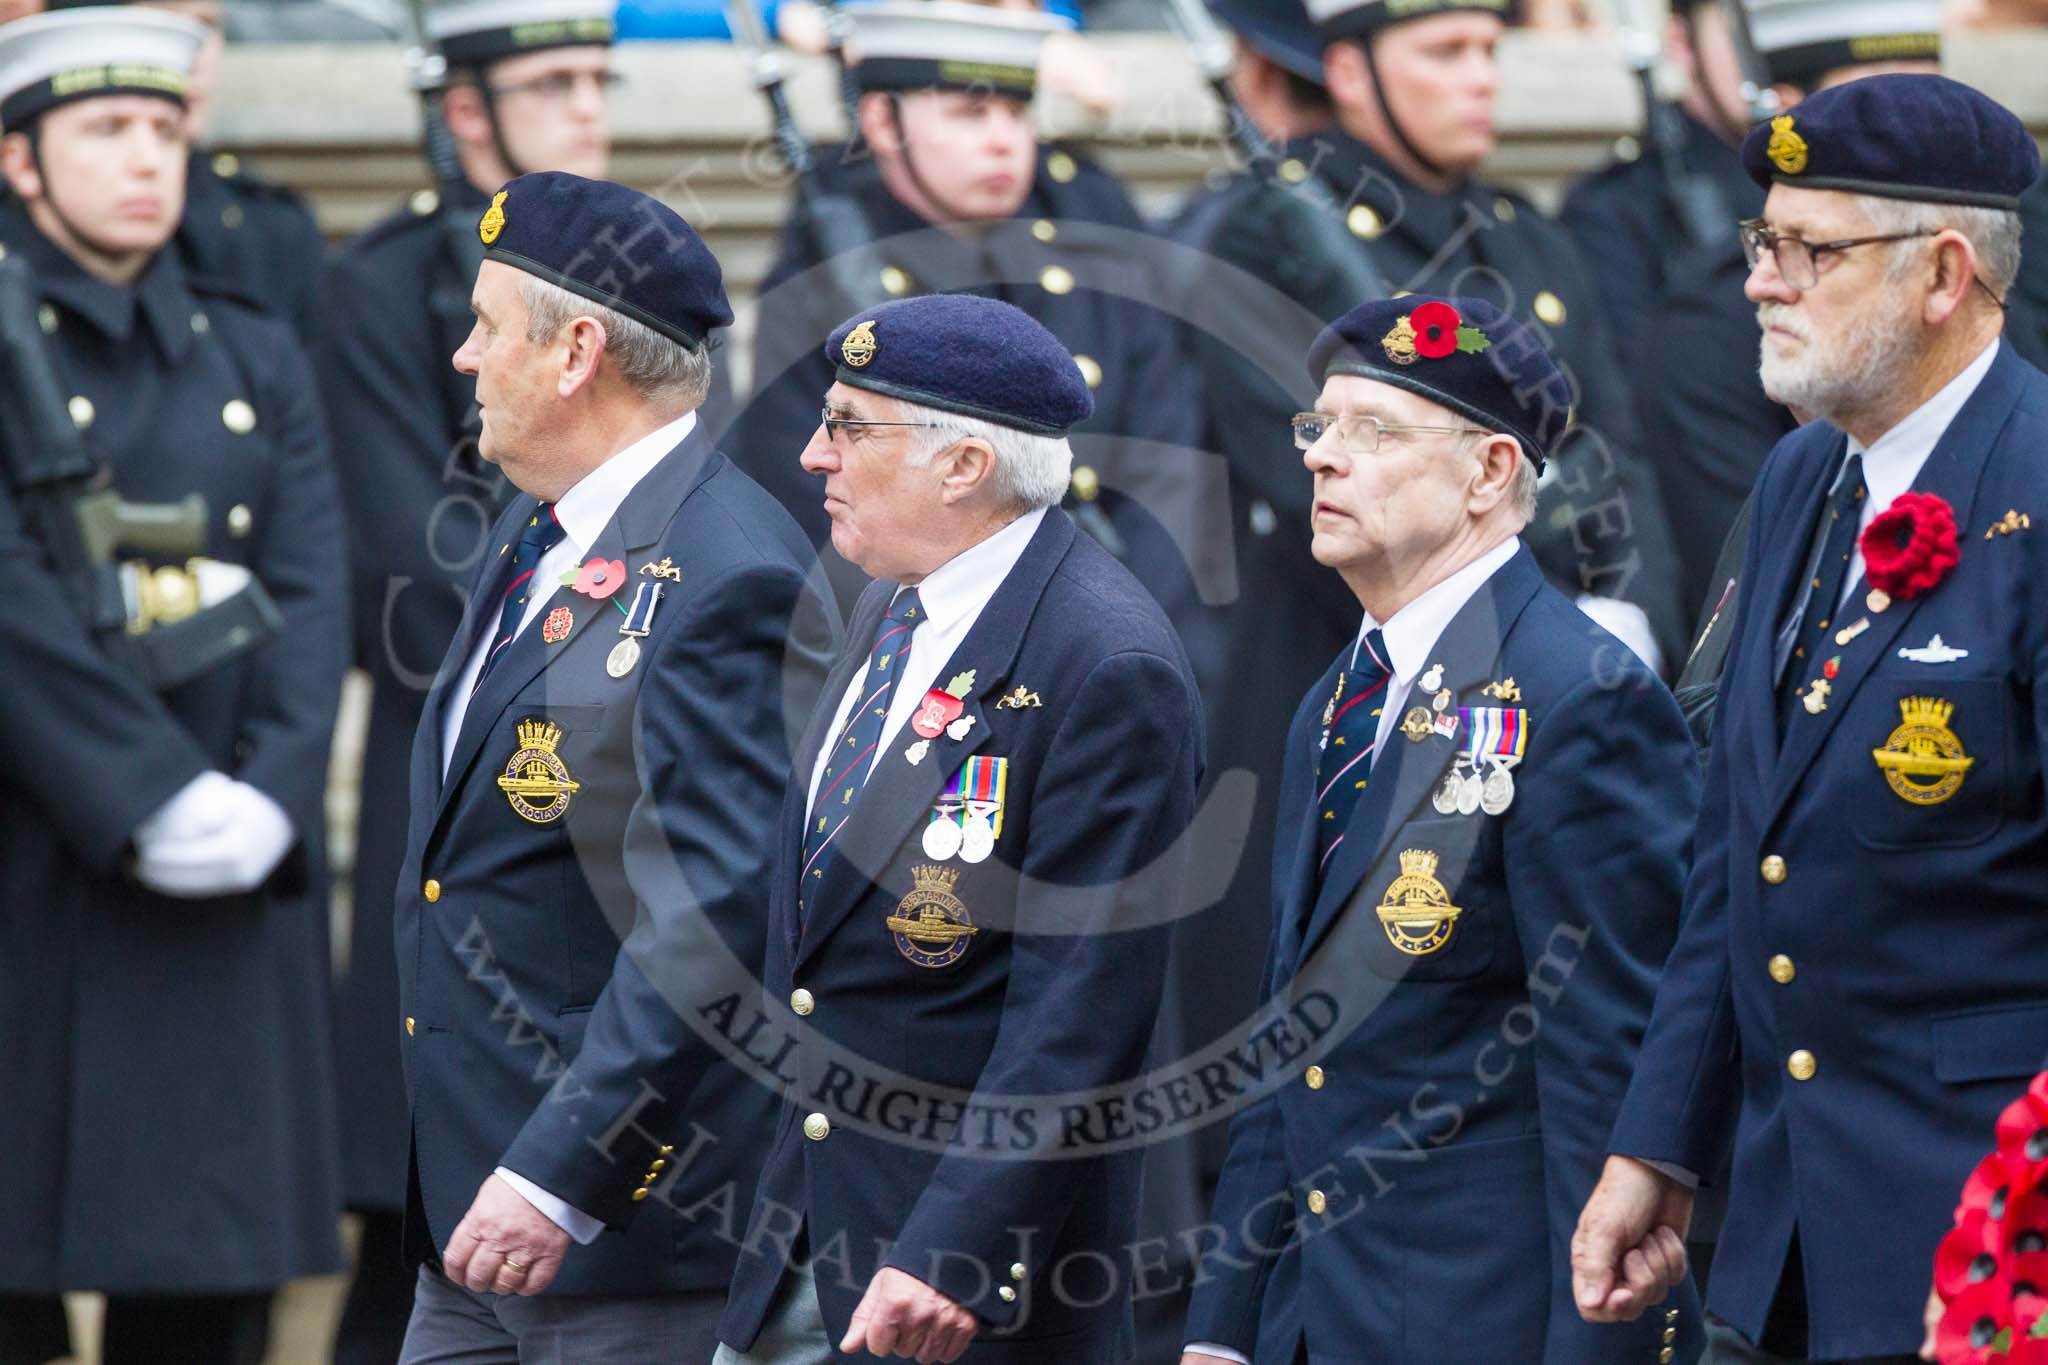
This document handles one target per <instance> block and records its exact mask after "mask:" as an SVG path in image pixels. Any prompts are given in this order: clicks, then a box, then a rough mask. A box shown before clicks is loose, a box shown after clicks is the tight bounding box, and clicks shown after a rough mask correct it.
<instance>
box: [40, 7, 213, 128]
mask: <svg viewBox="0 0 2048 1365" xmlns="http://www.w3.org/2000/svg"><path fill="white" fill-rule="evenodd" d="M205 41H206V26H205V25H204V24H201V23H199V22H198V21H197V20H194V19H187V18H186V17H185V16H183V15H181V14H170V13H166V12H165V11H163V10H157V9H145V8H142V7H139V6H133V5H92V6H87V7H84V8H80V9H65V10H56V11H53V12H51V13H48V14H34V15H30V16H29V17H28V18H26V19H16V20H15V21H14V22H13V23H10V24H0V127H5V128H8V129H15V128H19V127H21V126H22V125H23V124H25V123H27V122H28V121H29V120H31V119H33V118H35V117H36V116H37V115H38V114H41V113H43V112H45V111H46V110H49V109H52V108H55V107H56V106H57V105H60V104H68V103H70V102H71V101H72V100H80V99H89V98H91V97H93V96H95V95H161V96H163V97H164V98H166V99H172V100H177V101H178V102H180V103H183V102H184V99H185V81H186V78H187V77H188V76H190V75H191V72H192V63H193V62H194V61H196V60H197V59H198V56H199V47H200V44H202V43H203V42H205Z"/></svg>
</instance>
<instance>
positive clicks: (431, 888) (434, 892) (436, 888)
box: [420, 877, 441, 905]
mask: <svg viewBox="0 0 2048 1365" xmlns="http://www.w3.org/2000/svg"><path fill="white" fill-rule="evenodd" d="M420 894H421V895H422V896H425V897H426V898H427V904H429V905H432V904H433V903H434V902H435V901H437V900H439V899H441V883H439V882H437V881H435V880H434V879H433V878H432V877H429V878H427V884H426V885H425V886H423V887H421V888H420Z"/></svg>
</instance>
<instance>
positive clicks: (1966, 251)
mask: <svg viewBox="0 0 2048 1365" xmlns="http://www.w3.org/2000/svg"><path fill="white" fill-rule="evenodd" d="M1976 278H1977V247H1976V244H1975V243H1974V242H1972V241H1971V240H1970V239H1969V238H1968V237H1965V236H1964V235H1963V234H1962V233H1960V232H1957V231H1956V230H1955V229H1954V228H1944V229H1943V230H1942V231H1940V232H1937V233H1936V234H1934V278H1933V279H1932V281H1930V284H1931V289H1930V291H1929V293H1928V295H1927V302H1926V304H1925V305H1924V308H1925V315H1926V319H1927V324H1928V326H1930V327H1938V326H1940V325H1941V324H1942V323H1944V322H1947V321H1948V320H1949V318H1950V317H1951V316H1953V315H1954V314H1955V312H1956V310H1957V309H1959V308H1961V307H1962V306H1963V301H1964V300H1965V299H1967V298H1968V297H1969V295H1970V290H1971V289H1972V288H1974V287H1975V281H1976Z"/></svg>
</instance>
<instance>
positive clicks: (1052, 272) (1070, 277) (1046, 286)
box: [1038, 265, 1074, 294]
mask: <svg viewBox="0 0 2048 1365" xmlns="http://www.w3.org/2000/svg"><path fill="white" fill-rule="evenodd" d="M1038 285H1039V288H1041V289H1043V290H1045V292H1046V293H1048V294H1071V293H1073V292H1074V272H1073V271H1071V270H1069V269H1067V268H1066V267H1065V266H1063V265H1049V266H1047V267H1046V268H1045V269H1043V270H1041V271H1039V272H1038Z"/></svg>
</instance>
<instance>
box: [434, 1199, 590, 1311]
mask: <svg viewBox="0 0 2048 1365" xmlns="http://www.w3.org/2000/svg"><path fill="white" fill-rule="evenodd" d="M568 1249H569V1234H568V1233H566V1232H564V1231H562V1230H561V1229H560V1228H558V1227H556V1226H555V1224H554V1222H553V1220H551V1219H550V1218H549V1217H548V1216H547V1215H546V1214H544V1213H542V1212H541V1211H540V1210H539V1209H537V1208H535V1207H534V1206H533V1205H531V1204H529V1203H527V1202H526V1199H525V1197H524V1196H522V1195H521V1194H520V1193H519V1191H517V1190H515V1189H513V1188H512V1187H511V1186H510V1185H507V1184H506V1183H505V1182H504V1181H502V1180H500V1179H499V1178H498V1177H497V1176H495V1175H494V1176H491V1177H490V1178H489V1179H487V1180H485V1181H484V1183H483V1185H482V1186H481V1187H480V1188H479V1189H478V1190H477V1192H476V1201H475V1202H474V1203H472V1204H471V1205H470V1206H469V1212H468V1213H465V1214H463V1215H462V1221H461V1222H460V1223H457V1224H456V1225H455V1234H454V1235H453V1236H452V1237H450V1238H449V1239H448V1249H447V1251H445V1252H443V1253H442V1256H441V1269H442V1270H443V1271H444V1272H446V1274H447V1276H448V1278H449V1279H451V1280H453V1281H455V1282H456V1283H457V1284H460V1285H465V1286H467V1287H468V1288H470V1289H473V1290H475V1291H476V1292H477V1293H479V1294H483V1293H492V1294H538V1293H540V1292H541V1290H543V1289H546V1288H547V1287H548V1286H549V1285H550V1284H552V1283H554V1279H555V1272H556V1271H557V1270H559V1269H561V1267H562V1256H563V1253H565V1252H567V1251H568Z"/></svg>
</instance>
